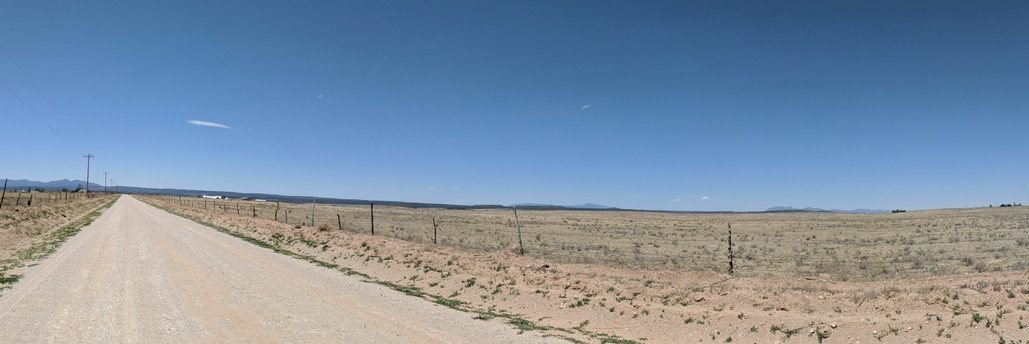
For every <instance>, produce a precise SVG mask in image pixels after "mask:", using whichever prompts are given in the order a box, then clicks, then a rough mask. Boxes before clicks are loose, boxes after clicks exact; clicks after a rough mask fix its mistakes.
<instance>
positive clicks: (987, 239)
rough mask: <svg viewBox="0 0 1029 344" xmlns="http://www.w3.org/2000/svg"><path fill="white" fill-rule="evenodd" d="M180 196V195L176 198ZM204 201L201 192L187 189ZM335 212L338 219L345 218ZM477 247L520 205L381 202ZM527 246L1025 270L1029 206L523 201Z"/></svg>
mask: <svg viewBox="0 0 1029 344" xmlns="http://www.w3.org/2000/svg"><path fill="white" fill-rule="evenodd" d="M173 199H174V200H177V198H173ZM188 201H191V202H193V203H192V206H194V207H197V208H203V207H204V201H203V200H197V199H189V200H188ZM237 204H238V205H239V209H240V211H239V214H241V215H242V216H255V215H256V216H257V217H259V218H264V219H275V218H276V217H277V218H278V220H279V221H280V222H287V217H288V223H290V224H298V225H306V226H312V227H316V226H319V225H324V226H328V227H330V228H333V229H337V227H339V226H340V224H342V227H343V229H346V230H350V231H355V232H362V233H370V226H371V218H370V214H369V207H368V206H337V205H315V206H314V208H313V209H314V217H315V220H314V224H313V225H312V222H311V213H312V204H311V203H308V204H285V203H282V204H279V205H278V207H279V211H278V215H277V216H276V214H275V213H276V211H275V208H276V204H275V203H267V202H252V201H238V202H237V201H207V205H206V206H207V207H208V210H209V211H214V212H220V213H225V214H234V213H236V207H237ZM337 215H339V220H338V221H337V217H336V216H337ZM433 219H435V220H436V223H437V227H438V232H437V235H438V244H440V245H444V246H451V247H457V248H461V249H465V250H471V251H476V252H491V251H497V250H506V249H512V248H516V247H518V235H517V229H516V226H515V218H514V216H513V213H512V211H510V210H453V209H438V208H432V209H427V208H420V209H415V208H404V207H389V206H382V205H376V206H375V227H376V234H377V235H383V236H388V237H393V238H397V239H401V240H406V241H412V242H418V243H432V236H433ZM519 221H520V223H521V227H522V242H523V245H524V247H525V251H526V254H528V255H530V256H534V257H540V258H544V259H547V260H549V261H555V262H563V263H602V264H608V265H616V266H625V267H633V268H646V269H667V270H682V271H718V272H725V271H726V270H727V268H728V259H727V253H728V227H729V224H731V225H732V230H733V251H734V256H735V259H734V264H735V271H736V273H737V274H738V275H742V276H782V275H788V276H809V277H818V278H824V279H833V280H841V281H846V280H862V281H869V280H880V279H892V278H909V277H926V276H942V275H950V274H959V273H968V272H987V271H1011V270H1014V271H1019V270H1022V269H1024V268H1025V267H1026V263H1027V262H1029V207H1012V208H986V209H954V210H931V211H915V212H907V213H897V214H873V215H861V214H836V213H755V214H675V213H659V212H629V211H617V212H612V211H531V210H530V211H526V210H520V211H519Z"/></svg>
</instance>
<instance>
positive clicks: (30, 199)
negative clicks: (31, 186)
mask: <svg viewBox="0 0 1029 344" xmlns="http://www.w3.org/2000/svg"><path fill="white" fill-rule="evenodd" d="M32 196H35V195H33V194H32V191H29V203H28V206H30V207H31V206H32Z"/></svg>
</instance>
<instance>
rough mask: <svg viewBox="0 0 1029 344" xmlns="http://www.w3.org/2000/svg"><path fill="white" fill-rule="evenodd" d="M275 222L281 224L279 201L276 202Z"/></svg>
mask: <svg viewBox="0 0 1029 344" xmlns="http://www.w3.org/2000/svg"><path fill="white" fill-rule="evenodd" d="M275 222H279V201H275Z"/></svg>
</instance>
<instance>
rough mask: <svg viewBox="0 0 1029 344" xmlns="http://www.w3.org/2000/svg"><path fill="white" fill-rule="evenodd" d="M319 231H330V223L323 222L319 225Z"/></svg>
mask: <svg viewBox="0 0 1029 344" xmlns="http://www.w3.org/2000/svg"><path fill="white" fill-rule="evenodd" d="M318 231H319V232H328V231H329V224H327V223H323V224H320V225H318Z"/></svg>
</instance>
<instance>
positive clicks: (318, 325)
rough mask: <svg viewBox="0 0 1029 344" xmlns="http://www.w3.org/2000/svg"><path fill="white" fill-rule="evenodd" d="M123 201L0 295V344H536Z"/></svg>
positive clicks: (530, 337) (527, 336)
mask: <svg viewBox="0 0 1029 344" xmlns="http://www.w3.org/2000/svg"><path fill="white" fill-rule="evenodd" d="M473 316H474V315H473V314H468V313H463V312H459V311H456V310H453V309H450V308H446V307H443V306H440V305H436V304H434V303H431V302H428V301H425V300H422V299H418V298H414V297H410V296H407V295H404V294H401V293H399V292H397V291H394V290H392V289H388V288H386V287H383V286H380V285H375V284H370V283H364V282H361V281H360V280H358V279H355V278H353V277H349V276H345V275H343V274H341V273H339V272H337V271H333V270H329V269H326V268H322V267H319V266H315V265H314V264H311V263H308V262H304V261H300V260H297V259H294V258H290V257H287V256H284V255H280V254H277V253H274V252H272V251H270V250H267V249H264V248H260V247H257V246H254V245H252V244H249V243H246V242H244V241H242V240H239V239H237V238H234V237H231V236H229V235H226V234H223V233H220V232H217V231H215V230H212V229H210V228H206V227H204V226H202V225H199V224H197V223H194V222H191V221H189V220H186V219H183V218H180V217H177V216H174V215H171V214H169V213H167V212H164V211H162V210H160V209H157V208H154V207H152V206H149V205H147V204H144V203H142V202H140V201H138V200H136V199H134V198H132V197H129V196H123V197H122V198H121V199H120V200H118V202H117V203H115V204H114V205H113V206H112V207H111V208H110V209H108V210H107V211H106V212H105V213H104V214H103V215H102V216H101V217H100V218H99V219H97V220H96V221H95V222H93V224H91V225H90V226H88V227H87V228H85V229H83V231H82V232H81V233H80V234H79V235H77V236H76V237H74V238H72V239H71V240H69V241H68V242H67V243H65V244H64V246H63V247H61V249H60V250H59V251H57V252H56V253H55V254H54V255H52V256H51V257H50V258H48V259H46V260H45V261H43V262H42V263H41V264H39V265H37V266H35V267H32V268H30V269H29V270H28V271H27V272H26V274H25V276H24V277H23V278H22V279H21V281H20V282H19V283H17V284H16V285H15V286H14V288H13V289H11V290H8V291H6V292H5V293H4V295H3V296H2V297H0V342H10V343H27V342H65V343H85V342H93V343H100V342H102V343H115V342H126V343H141V342H145V343H152V342H174V343H199V342H218V343H227V342H239V343H322V342H336V343H341V342H347V343H480V342H503V343H517V342H524V343H541V342H559V341H558V340H556V339H553V338H543V337H541V336H540V335H539V334H538V333H523V334H518V331H517V330H516V329H513V328H511V327H510V326H509V325H506V324H503V323H499V322H496V321H481V320H473V319H472V317H473Z"/></svg>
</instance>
